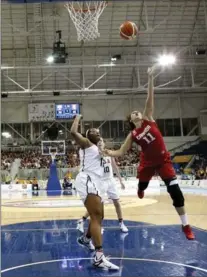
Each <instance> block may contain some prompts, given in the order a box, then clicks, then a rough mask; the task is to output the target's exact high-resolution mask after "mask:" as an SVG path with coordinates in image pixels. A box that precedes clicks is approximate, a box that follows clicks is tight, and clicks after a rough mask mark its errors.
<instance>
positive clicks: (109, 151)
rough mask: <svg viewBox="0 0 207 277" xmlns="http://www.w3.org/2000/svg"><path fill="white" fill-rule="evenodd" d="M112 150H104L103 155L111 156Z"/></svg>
mask: <svg viewBox="0 0 207 277" xmlns="http://www.w3.org/2000/svg"><path fill="white" fill-rule="evenodd" d="M111 152H112V151H111V150H109V149H103V151H102V153H103V154H104V156H111Z"/></svg>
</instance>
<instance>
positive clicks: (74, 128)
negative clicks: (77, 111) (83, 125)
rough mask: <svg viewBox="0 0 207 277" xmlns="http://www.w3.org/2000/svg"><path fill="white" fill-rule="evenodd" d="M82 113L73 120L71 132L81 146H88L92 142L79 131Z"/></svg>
mask: <svg viewBox="0 0 207 277" xmlns="http://www.w3.org/2000/svg"><path fill="white" fill-rule="evenodd" d="M81 117H82V116H81V115H77V116H76V117H75V119H74V121H73V124H72V126H71V129H70V133H71V135H72V137H73V138H74V140H75V142H76V143H77V144H78V145H80V147H81V148H87V147H89V146H90V142H89V140H88V139H87V138H84V137H83V136H82V135H81V134H80V133H79V132H78V125H79V122H80V120H81Z"/></svg>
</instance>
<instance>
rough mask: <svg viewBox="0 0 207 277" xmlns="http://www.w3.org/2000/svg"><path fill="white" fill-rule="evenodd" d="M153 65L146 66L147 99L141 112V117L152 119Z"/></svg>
mask: <svg viewBox="0 0 207 277" xmlns="http://www.w3.org/2000/svg"><path fill="white" fill-rule="evenodd" d="M154 70H155V67H151V68H148V71H147V73H148V92H147V100H146V103H145V109H144V112H143V118H145V119H147V120H150V121H154V119H153V113H154V76H153V73H154Z"/></svg>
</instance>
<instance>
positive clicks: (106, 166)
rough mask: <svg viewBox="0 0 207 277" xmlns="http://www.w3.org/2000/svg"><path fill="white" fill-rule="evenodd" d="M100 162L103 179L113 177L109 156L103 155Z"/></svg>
mask: <svg viewBox="0 0 207 277" xmlns="http://www.w3.org/2000/svg"><path fill="white" fill-rule="evenodd" d="M102 164H103V179H110V178H113V177H114V174H113V168H112V159H111V157H103V158H102Z"/></svg>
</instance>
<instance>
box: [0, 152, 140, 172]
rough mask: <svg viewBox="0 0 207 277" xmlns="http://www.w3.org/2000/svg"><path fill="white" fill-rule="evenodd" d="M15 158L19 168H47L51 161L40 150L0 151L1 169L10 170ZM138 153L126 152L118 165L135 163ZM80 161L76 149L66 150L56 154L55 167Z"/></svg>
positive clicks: (70, 165) (71, 165) (63, 166)
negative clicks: (18, 161) (19, 162)
mask: <svg viewBox="0 0 207 277" xmlns="http://www.w3.org/2000/svg"><path fill="white" fill-rule="evenodd" d="M15 159H21V164H20V168H21V169H25V168H28V169H42V168H49V166H50V163H51V157H50V156H44V155H42V153H41V150H24V151H22V152H21V151H19V152H9V151H2V153H1V169H2V170H10V168H11V165H12V163H13V161H14V160H15ZM137 162H138V154H137V153H136V152H134V150H132V151H130V152H129V153H127V154H126V155H125V156H124V157H122V158H118V159H117V164H118V165H119V166H131V165H137ZM79 163H80V161H79V156H78V151H77V150H76V149H73V150H68V151H66V154H65V155H61V156H59V155H58V156H56V164H57V167H62V168H65V167H69V168H72V167H76V166H78V165H79Z"/></svg>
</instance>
